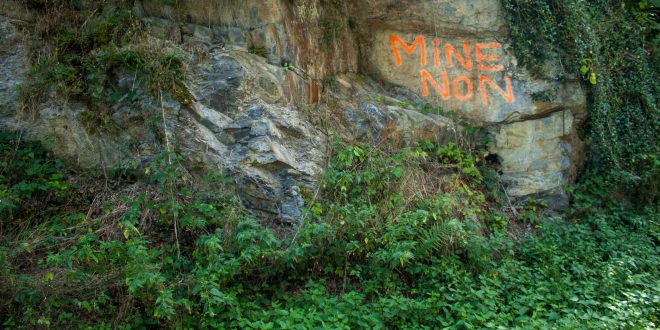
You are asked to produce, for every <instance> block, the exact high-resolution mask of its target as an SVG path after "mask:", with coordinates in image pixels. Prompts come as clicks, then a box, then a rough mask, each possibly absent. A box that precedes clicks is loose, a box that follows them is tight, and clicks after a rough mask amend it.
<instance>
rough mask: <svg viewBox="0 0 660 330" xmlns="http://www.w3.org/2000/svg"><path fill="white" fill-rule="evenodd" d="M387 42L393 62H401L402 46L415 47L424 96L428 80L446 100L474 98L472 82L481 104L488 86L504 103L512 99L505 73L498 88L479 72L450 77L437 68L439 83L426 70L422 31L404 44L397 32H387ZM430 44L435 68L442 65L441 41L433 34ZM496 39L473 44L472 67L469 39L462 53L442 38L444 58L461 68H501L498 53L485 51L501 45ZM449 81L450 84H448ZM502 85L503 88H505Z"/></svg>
mask: <svg viewBox="0 0 660 330" xmlns="http://www.w3.org/2000/svg"><path fill="white" fill-rule="evenodd" d="M390 44H391V45H392V53H393V55H394V61H395V63H396V66H401V65H402V63H403V60H402V59H401V50H403V51H404V52H405V53H407V54H408V55H413V54H415V52H416V51H418V49H419V56H420V61H419V63H420V65H421V67H422V68H421V70H420V77H421V84H422V94H423V95H424V96H429V94H430V92H429V90H430V89H429V84H430V85H431V86H432V87H433V89H435V91H436V92H437V93H438V94H439V95H440V97H442V99H443V100H449V99H450V98H451V97H452V96H453V97H454V98H455V99H456V100H458V101H462V102H465V101H469V100H471V99H473V98H474V94H475V91H474V89H475V86H478V88H479V93H480V95H481V103H482V104H483V105H488V104H489V100H488V89H492V90H494V91H495V92H497V94H499V95H500V96H502V98H503V99H504V101H506V102H507V103H513V102H514V101H515V97H514V95H513V87H512V84H511V77H510V76H509V75H504V83H505V87H504V88H502V87H500V85H498V84H497V83H496V82H495V81H494V80H493V79H492V78H490V77H488V76H485V75H483V74H470V75H467V76H465V75H459V76H457V77H455V78H454V79H451V77H449V75H448V73H447V70H442V71H441V72H440V84H439V83H438V81H436V79H435V78H434V77H433V76H432V75H431V73H430V72H429V71H427V70H426V68H425V67H426V55H427V54H426V40H425V39H424V36H422V35H416V36H415V39H414V40H413V41H412V43H410V44H408V43H407V42H406V41H404V40H403V39H401V38H400V37H399V36H397V35H395V34H392V35H390ZM431 44H432V45H433V66H434V67H435V68H436V69H439V68H440V67H441V66H442V63H441V59H440V57H441V55H440V52H441V50H440V49H441V42H440V40H439V39H438V38H434V39H433V40H432V42H431ZM501 47H502V45H501V44H500V43H496V42H493V43H477V44H476V45H475V46H474V54H475V60H476V67H475V65H473V61H472V52H471V51H472V49H471V45H470V42H468V41H465V42H463V51H462V54H461V52H459V51H458V50H457V49H456V48H455V47H454V45H452V44H450V43H448V42H445V44H444V57H445V61H446V63H445V64H446V67H447V68H454V67H455V63H454V61H457V62H458V63H460V66H457V68H460V69H462V70H465V71H468V72H473V71H474V70H475V69H476V70H479V71H491V72H492V71H504V69H505V68H504V66H503V65H501V64H498V63H497V61H499V57H498V56H497V55H495V54H492V53H488V52H489V51H490V50H495V49H498V48H501ZM468 76H471V77H475V79H476V77H477V76H478V77H479V80H478V81H474V82H473V81H472V80H471V79H470V78H469V77H468ZM450 81H451V85H450ZM505 89H506V90H505Z"/></svg>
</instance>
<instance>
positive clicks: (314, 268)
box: [0, 0, 660, 329]
mask: <svg viewBox="0 0 660 330" xmlns="http://www.w3.org/2000/svg"><path fill="white" fill-rule="evenodd" d="M167 2H170V3H171V2H172V1H169V0H167ZM74 3H75V4H74ZM81 3H82V4H83V5H81ZM113 3H114V5H112V6H110V5H108V4H107V2H105V1H103V2H102V1H99V2H96V1H95V2H85V1H82V2H81V1H67V0H29V1H27V5H29V6H31V7H32V8H33V9H34V10H36V11H41V12H42V13H43V14H44V15H45V16H48V15H50V16H51V18H50V19H51V20H46V21H44V23H43V24H44V25H43V26H41V27H40V28H38V29H37V30H36V31H34V33H36V34H37V36H38V37H39V38H41V40H42V41H43V44H44V45H45V46H46V47H45V48H44V49H45V51H44V52H43V53H41V55H40V56H37V58H39V59H40V60H39V61H37V62H35V64H36V65H35V67H34V70H33V72H32V73H31V74H30V78H31V79H30V81H29V82H28V84H26V85H25V86H23V91H24V92H25V95H30V97H29V98H26V101H29V100H30V99H31V98H33V97H35V95H37V96H39V95H41V96H44V95H45V94H46V93H47V92H49V91H51V90H54V91H56V92H57V93H59V94H60V95H62V96H65V97H67V98H75V99H77V100H79V101H82V102H86V103H88V104H90V109H91V110H102V109H103V108H104V107H107V106H109V105H111V104H114V103H115V102H120V101H123V100H129V101H131V102H133V101H135V99H136V98H138V97H139V96H140V95H138V94H139V93H141V92H140V90H146V91H148V92H149V93H145V94H151V97H153V96H154V95H159V94H160V93H161V92H169V93H170V94H171V95H172V96H173V97H174V98H175V99H177V100H179V102H182V103H185V102H186V100H189V94H188V93H187V90H186V89H185V86H184V85H183V83H182V82H181V78H182V76H183V71H184V68H185V66H184V64H183V61H182V60H181V59H180V57H179V56H177V55H176V54H173V53H168V52H165V51H162V50H160V49H161V48H158V49H157V50H154V48H151V46H149V44H148V43H147V42H145V41H144V40H143V39H142V36H141V25H140V23H139V21H138V20H136V19H135V18H134V17H132V14H131V13H130V11H128V9H129V8H130V6H128V4H129V2H128V1H127V2H122V1H117V2H113ZM332 3H334V4H335V5H336V7H334V8H335V10H337V11H341V10H342V8H341V7H340V6H339V5H340V4H341V2H340V1H334V0H333V1H332ZM174 4H175V5H177V6H178V5H179V2H174ZM504 4H505V8H506V10H507V11H508V12H509V14H510V15H509V19H510V30H511V33H512V36H513V38H514V41H516V45H517V46H516V50H517V52H518V53H519V54H518V57H519V58H520V59H521V60H522V61H523V63H525V64H526V65H528V66H529V67H530V68H531V69H532V71H533V72H535V73H537V74H541V73H542V64H543V62H544V61H546V60H548V59H549V58H550V56H552V54H554V53H558V55H560V56H561V57H562V58H563V59H564V60H565V61H564V62H563V63H565V64H566V65H567V66H568V67H567V68H568V69H570V70H574V72H576V73H579V74H582V75H583V76H584V79H585V85H586V86H589V87H590V89H591V95H590V101H591V103H592V108H593V109H592V111H591V112H590V115H589V116H590V117H589V125H588V127H587V128H586V133H587V137H589V142H590V146H591V147H592V150H591V151H590V155H591V157H592V158H591V159H590V166H589V167H588V169H589V170H588V171H587V172H586V173H585V174H583V175H582V179H581V183H580V184H579V185H578V186H576V187H573V188H571V197H572V207H571V209H570V211H569V212H568V213H567V214H566V215H563V216H561V217H559V216H555V217H551V216H550V215H549V214H546V213H545V211H544V205H543V203H541V202H530V203H528V204H527V205H526V206H524V207H520V206H518V207H517V208H516V207H514V206H513V205H511V204H510V202H509V201H508V199H507V197H506V196H505V195H502V194H501V192H500V190H499V189H498V183H497V181H496V178H497V174H496V173H495V171H494V169H492V168H491V167H490V165H489V164H488V162H487V161H486V160H485V159H483V158H482V157H483V151H479V152H477V151H466V150H465V149H464V148H461V146H459V145H457V144H454V143H449V144H445V145H436V144H434V143H432V142H429V141H420V142H419V143H418V144H417V145H416V146H414V147H411V148H402V149H400V148H394V147H390V146H379V147H374V146H370V145H365V144H355V143H342V142H337V143H335V144H334V145H333V150H334V152H333V154H332V159H331V160H330V163H329V165H328V167H327V169H326V171H325V173H324V177H323V180H322V183H321V187H320V188H319V189H320V190H319V192H318V193H309V192H306V193H305V194H304V195H305V196H306V199H307V200H306V205H307V206H308V209H306V210H305V213H304V216H303V218H302V219H301V223H300V224H299V225H298V226H296V227H291V228H289V227H283V226H280V227H274V226H273V225H272V224H270V223H261V222H259V221H257V220H255V219H254V218H253V217H251V215H250V214H249V213H248V212H247V211H246V210H245V209H243V207H242V206H241V204H240V202H239V201H238V200H237V198H236V197H235V194H234V192H233V188H232V186H231V185H230V184H229V183H230V182H231V180H228V179H227V178H225V177H223V176H222V175H219V174H213V173H211V174H209V175H208V176H206V177H204V178H199V177H194V176H193V175H191V174H190V173H189V172H188V171H186V170H185V169H184V168H183V167H182V165H181V164H180V159H178V157H177V155H176V154H173V153H169V152H168V153H164V154H163V155H161V156H160V157H158V158H157V159H155V160H154V161H153V162H152V163H151V164H149V165H147V166H145V167H142V168H138V169H135V170H133V172H130V173H129V172H127V170H122V171H112V172H111V173H117V175H116V176H110V177H103V178H99V177H96V176H92V175H90V174H88V173H84V172H79V171H77V170H76V169H67V168H65V167H64V166H63V165H62V164H61V163H60V162H59V161H57V160H55V159H54V158H53V157H52V155H50V154H48V153H47V152H46V151H45V150H44V149H43V148H42V147H41V146H40V145H38V144H35V143H28V142H25V141H21V138H20V134H16V133H2V134H0V237H1V238H2V239H0V327H2V328H7V329H13V328H26V329H32V328H55V329H59V328H89V329H97V328H102V329H105V328H108V329H115V328H119V329H134V328H161V327H163V328H258V329H273V328H284V329H291V328H300V329H306V328H328V327H330V328H401V329H419V328H429V329H430V328H450V329H473V328H489V329H491V328H497V329H516V328H517V329H530V328H531V329H536V328H557V329H585V328H586V329H644V328H655V327H657V325H658V323H659V322H660V320H658V315H660V271H659V270H660V254H659V253H658V252H659V251H658V246H659V244H658V243H659V241H660V231H659V230H658V218H660V217H659V214H658V206H657V179H658V158H657V154H658V153H657V146H658V143H657V137H656V136H655V135H654V132H655V131H657V125H658V119H657V106H656V103H655V102H656V99H655V94H656V93H655V88H656V85H655V84H654V82H653V78H654V77H655V73H657V67H656V66H655V63H657V61H655V58H653V56H656V55H652V54H654V53H653V50H654V49H652V47H656V46H655V45H656V44H655V43H654V42H655V40H656V38H657V37H656V36H655V34H657V24H656V22H655V19H656V16H654V15H655V12H656V11H657V9H656V8H657V7H654V6H652V5H651V4H648V3H646V2H645V1H642V2H637V1H635V2H630V1H629V2H624V4H623V5H621V3H619V2H617V3H614V2H607V1H590V2H585V1H577V0H575V1H573V0H571V1H558V0H557V1H555V0H505V1H504ZM51 9H53V10H51ZM54 9H56V10H54ZM45 16H44V17H45ZM65 18H67V19H69V21H66V20H65ZM331 23H332V22H331ZM335 25H336V24H335V23H332V24H329V23H328V24H326V23H324V22H321V30H323V31H324V37H323V38H322V41H323V40H325V39H328V40H332V39H334V38H336V37H337V36H338V33H339V32H341V29H337V28H336V26H335ZM529 27H532V28H529ZM339 34H340V33H339ZM526 40H529V42H530V43H529V44H526V42H527V41H526ZM624 40H625V42H624ZM539 41H543V42H539ZM549 41H550V42H549ZM539 45H541V46H539ZM651 45H653V46H651ZM622 47H623V48H622ZM251 51H252V52H255V53H259V52H261V50H259V49H256V48H255V49H252V50H251ZM617 54H623V55H622V56H618V55H617ZM615 55H617V56H618V57H617V56H615ZM537 64H538V65H537ZM282 68H283V69H285V70H292V69H293V67H292V66H291V64H290V63H289V62H287V61H283V62H282ZM126 72H128V73H130V74H131V75H133V76H135V77H139V79H141V80H140V81H139V82H138V83H137V84H136V85H137V86H136V88H131V89H129V90H126V89H125V88H124V89H122V88H118V85H117V84H116V81H117V78H118V77H119V75H121V74H123V73H126ZM324 84H326V85H327V86H328V87H329V88H331V89H334V88H335V87H334V85H336V79H335V78H334V77H327V78H326V79H325V80H324ZM552 97H553V96H552V95H536V96H535V100H539V101H543V100H549V99H552ZM379 101H380V100H379ZM384 102H387V100H385V101H384ZM401 106H404V105H401ZM406 106H414V105H406ZM416 107H418V106H416ZM419 108H421V109H420V111H423V112H429V111H434V112H438V113H444V114H445V115H451V114H450V113H446V112H444V111H442V109H432V108H431V107H430V106H429V105H424V106H423V107H421V106H419ZM613 192H617V193H613ZM631 192H635V193H637V194H641V195H639V196H642V197H644V198H638V199H637V200H636V201H635V202H636V203H635V205H633V204H632V203H631V202H630V201H628V200H626V199H625V198H622V197H620V196H621V193H631ZM633 206H634V207H633Z"/></svg>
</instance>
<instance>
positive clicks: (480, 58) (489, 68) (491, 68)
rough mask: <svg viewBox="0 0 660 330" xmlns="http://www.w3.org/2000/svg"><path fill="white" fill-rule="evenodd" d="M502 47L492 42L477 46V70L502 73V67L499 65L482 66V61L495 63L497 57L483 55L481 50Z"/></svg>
mask: <svg viewBox="0 0 660 330" xmlns="http://www.w3.org/2000/svg"><path fill="white" fill-rule="evenodd" d="M500 47H502V45H501V44H499V43H497V42H494V43H490V44H477V47H476V48H477V51H476V53H477V66H478V67H479V70H484V71H504V67H503V66H501V65H496V66H487V65H484V64H483V60H487V61H497V56H495V55H484V54H483V53H482V52H481V50H482V49H484V48H486V49H493V48H500Z"/></svg>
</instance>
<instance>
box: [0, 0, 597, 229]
mask: <svg viewBox="0 0 660 330" xmlns="http://www.w3.org/2000/svg"><path fill="white" fill-rule="evenodd" d="M178 4H179V7H174V6H167V5H163V4H162V2H156V1H147V0H145V1H136V2H135V8H134V12H135V13H136V15H138V16H139V17H141V19H142V21H143V22H144V25H145V26H146V28H147V31H148V32H149V34H150V35H152V36H153V40H152V43H154V44H155V45H157V46H158V47H166V48H176V49H178V50H179V51H181V52H183V53H184V54H185V56H186V58H187V64H188V77H187V79H186V81H185V85H186V86H187V89H188V90H189V92H190V94H191V96H192V101H191V102H190V103H189V104H186V105H182V104H180V103H178V102H176V101H174V100H173V99H171V98H169V97H168V96H164V97H163V98H162V100H153V99H148V98H144V99H139V100H137V101H134V102H133V103H129V102H125V101H121V102H118V103H117V104H116V105H115V107H114V108H113V109H112V115H111V116H110V118H109V121H110V122H111V123H112V126H113V127H116V129H115V130H114V131H111V132H108V131H95V130H91V129H90V128H89V125H88V123H86V120H85V118H86V112H87V111H89V109H87V108H86V107H85V106H84V105H82V104H76V103H75V102H65V101H64V100H60V99H58V97H57V96H56V95H55V94H53V97H52V98H51V99H50V100H49V101H48V102H47V103H45V104H43V105H41V106H40V107H39V110H38V112H37V113H36V114H35V115H34V116H31V117H30V116H28V117H29V118H26V116H25V114H22V113H21V111H20V103H19V100H18V94H17V93H16V89H15V86H16V85H19V84H20V83H21V81H22V77H23V76H24V74H25V73H26V72H27V70H29V65H28V63H29V61H28V58H27V57H28V53H27V51H26V49H27V47H28V46H29V40H27V41H26V40H24V39H25V38H24V35H22V33H21V32H20V30H19V29H18V25H20V24H26V22H28V23H27V24H31V23H30V16H29V15H27V14H25V13H22V12H21V11H20V10H18V9H17V8H20V7H21V6H20V5H18V4H17V2H16V3H14V4H13V5H12V2H11V1H10V2H8V3H5V4H3V5H2V6H0V15H4V16H0V41H2V45H3V46H2V48H1V49H0V62H1V63H3V65H2V67H0V70H1V71H2V73H1V74H0V126H1V128H3V129H20V130H22V131H23V132H24V133H25V135H26V136H27V137H29V138H34V139H40V140H42V141H45V142H46V144H47V145H48V146H49V147H50V148H51V149H52V150H53V151H55V152H56V153H58V154H59V155H61V156H63V157H66V158H68V159H70V160H71V161H73V162H75V163H76V164H78V165H79V166H82V167H87V168H100V167H113V166H122V164H125V163H127V162H133V163H137V164H141V163H144V162H146V161H148V160H149V159H151V158H153V157H154V155H156V154H157V153H158V152H159V151H160V150H161V149H162V144H163V143H162V142H163V141H162V139H163V136H160V135H163V134H160V133H158V130H149V129H144V127H145V126H147V125H148V123H149V120H148V118H144V117H143V115H142V112H140V111H139V110H137V109H138V108H140V109H151V110H153V111H155V112H161V113H162V114H164V116H163V120H162V123H159V124H164V127H166V129H165V131H164V135H165V137H166V138H167V139H166V140H167V141H168V142H169V143H170V144H171V147H172V148H173V149H174V150H175V151H177V152H178V153H180V154H181V155H183V157H184V160H185V162H186V166H187V167H189V168H190V169H193V170H194V169H219V170H221V171H223V172H224V173H225V174H228V175H230V176H231V177H233V178H234V179H235V181H236V183H237V185H238V191H239V192H240V195H241V198H242V200H243V202H244V203H245V204H246V206H248V207H249V208H250V209H252V210H254V211H255V212H257V213H258V214H259V215H261V216H263V217H264V218H272V219H277V220H281V221H285V222H292V221H295V220H296V219H298V218H299V217H300V215H301V210H302V208H303V207H304V201H303V198H302V195H303V194H304V192H305V191H314V189H316V187H317V184H318V182H319V180H320V178H321V175H322V168H323V166H324V161H325V156H326V146H327V145H328V142H329V141H328V138H327V136H326V135H324V133H323V132H324V130H323V129H321V128H320V127H321V126H323V125H321V126H319V125H318V124H319V123H318V121H319V120H316V119H318V118H317V117H318V116H319V115H320V114H321V113H325V114H326V116H325V117H324V118H325V119H324V120H326V121H327V120H330V121H331V123H330V124H331V125H332V126H336V127H339V128H340V129H339V131H340V132H343V133H344V134H350V135H351V137H353V138H356V139H362V140H365V139H366V140H393V141H395V142H400V143H406V142H410V141H416V140H417V139H420V138H423V139H431V140H435V141H436V142H439V143H444V142H447V141H451V140H457V139H461V138H462V137H463V136H464V130H463V129H462V128H461V126H460V125H458V124H457V123H456V122H455V121H454V120H451V119H449V118H447V117H445V116H442V115H441V114H442V113H440V114H438V113H435V114H433V112H432V113H430V114H428V113H423V112H420V111H419V110H418V109H419V108H420V107H422V106H424V105H426V104H427V103H428V104H429V105H430V106H432V107H434V108H436V109H439V108H441V109H442V110H443V113H448V112H451V113H457V114H458V115H460V116H461V117H463V118H465V119H466V120H467V121H468V122H469V124H470V125H471V126H482V127H485V128H486V131H487V132H488V133H489V134H490V135H491V138H492V141H493V142H492V144H491V148H490V151H491V153H493V154H497V156H498V159H499V161H500V163H501V173H502V181H503V182H504V183H505V185H506V187H507V191H508V193H509V195H510V196H512V197H516V198H525V197H531V196H534V197H537V196H538V197H542V198H545V199H547V200H548V201H550V202H551V204H552V205H553V206H556V207H562V206H565V205H566V201H567V200H566V197H565V194H564V193H563V186H564V184H566V183H569V182H570V181H571V180H573V179H574V176H575V172H576V168H577V167H578V166H579V164H580V159H581V157H580V155H581V144H580V141H579V139H578V138H577V135H576V126H577V125H578V124H579V122H580V121H581V120H582V118H583V117H584V109H585V97H584V95H583V93H582V92H581V89H580V86H579V84H578V83H577V82H574V81H571V80H570V79H565V78H562V79H560V78H561V77H562V73H561V70H560V68H559V67H558V66H556V65H555V66H550V67H549V68H548V70H547V72H548V74H547V75H546V76H545V77H541V78H533V77H532V76H531V75H530V74H529V73H528V72H527V71H526V70H525V69H524V68H522V67H520V66H518V65H517V62H516V59H515V56H514V55H513V54H512V52H511V45H510V41H509V40H508V38H507V31H506V29H505V27H504V23H503V17H502V14H501V8H500V5H499V1H498V0H476V1H470V2H464V3H457V2H456V1H449V0H421V1H412V0H398V1H393V0H364V1H349V0H345V1H327V0H309V1H299V0H246V1H232V0H184V1H179V2H178ZM181 8H183V10H182V9H181ZM17 22H20V24H19V23H17ZM6 45H10V46H6ZM119 77H120V78H119V80H118V81H117V84H118V85H119V86H127V87H126V88H130V86H132V85H133V84H132V79H134V78H133V77H131V75H130V73H126V74H119ZM136 104H139V107H136ZM315 118H316V119H315ZM161 133H162V132H161Z"/></svg>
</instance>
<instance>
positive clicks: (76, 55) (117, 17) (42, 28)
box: [21, 0, 190, 110]
mask: <svg viewBox="0 0 660 330" xmlns="http://www.w3.org/2000/svg"><path fill="white" fill-rule="evenodd" d="M30 3H31V5H32V6H33V11H34V12H35V13H36V14H37V15H39V16H38V17H39V18H40V23H39V24H37V25H36V26H35V27H34V31H32V32H33V34H34V35H35V37H37V38H38V39H40V43H37V46H35V48H37V47H38V48H37V49H35V50H34V58H35V61H36V62H35V63H34V66H33V69H32V72H31V73H30V74H29V76H28V78H29V80H28V82H27V83H26V84H25V85H23V86H21V91H22V92H23V95H24V97H23V98H24V101H25V103H26V105H28V106H29V105H32V104H36V103H37V102H40V101H42V100H43V99H44V98H45V97H46V96H47V95H48V93H49V91H51V90H54V91H56V92H57V93H58V94H59V95H60V96H62V97H64V98H65V99H69V98H73V99H76V100H79V101H82V102H86V104H88V105H89V106H90V107H91V108H94V109H96V110H103V108H104V106H106V107H107V106H109V105H112V104H114V103H116V102H119V101H122V100H128V101H135V100H137V99H138V97H139V96H141V95H140V94H145V93H144V90H146V91H147V92H150V93H147V96H148V95H158V93H160V92H168V93H170V94H171V95H172V96H173V97H174V98H175V99H176V100H178V101H180V102H182V103H184V104H185V103H188V102H189V101H190V95H189V93H188V92H187V89H186V87H185V85H183V83H182V82H183V72H184V64H183V61H182V58H181V55H180V54H177V53H176V52H174V51H171V50H167V48H166V47H162V46H160V45H153V44H150V43H149V42H148V41H147V40H146V39H145V38H144V36H143V31H142V29H143V28H142V23H141V22H140V21H139V20H138V19H136V18H135V17H134V16H133V14H132V13H131V11H130V8H131V7H130V4H129V3H128V2H124V1H114V2H111V3H110V4H108V3H106V2H102V1H63V0H47V1H32V2H30ZM122 75H127V76H130V77H135V78H136V79H137V81H135V82H133V86H132V87H128V88H127V87H126V86H123V87H120V86H119V85H120V84H118V83H117V81H118V80H119V79H120V78H121V77H122Z"/></svg>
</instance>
